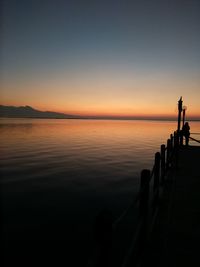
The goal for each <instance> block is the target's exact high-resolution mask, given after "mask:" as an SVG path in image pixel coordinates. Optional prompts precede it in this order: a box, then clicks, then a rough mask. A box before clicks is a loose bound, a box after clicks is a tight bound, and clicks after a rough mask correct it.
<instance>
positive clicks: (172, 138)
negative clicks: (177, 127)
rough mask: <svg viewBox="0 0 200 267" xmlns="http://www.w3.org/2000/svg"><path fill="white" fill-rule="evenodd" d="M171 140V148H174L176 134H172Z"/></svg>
mask: <svg viewBox="0 0 200 267" xmlns="http://www.w3.org/2000/svg"><path fill="white" fill-rule="evenodd" d="M170 141H171V150H172V149H173V144H174V136H173V134H170Z"/></svg>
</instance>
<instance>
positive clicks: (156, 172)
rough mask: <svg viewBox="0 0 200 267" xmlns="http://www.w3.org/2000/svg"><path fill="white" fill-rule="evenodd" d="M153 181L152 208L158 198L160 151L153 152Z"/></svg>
mask: <svg viewBox="0 0 200 267" xmlns="http://www.w3.org/2000/svg"><path fill="white" fill-rule="evenodd" d="M154 168H155V169H154V183H153V192H154V197H153V203H154V210H155V207H156V205H157V204H158V198H159V180H160V152H157V153H156V154H155V167H154Z"/></svg>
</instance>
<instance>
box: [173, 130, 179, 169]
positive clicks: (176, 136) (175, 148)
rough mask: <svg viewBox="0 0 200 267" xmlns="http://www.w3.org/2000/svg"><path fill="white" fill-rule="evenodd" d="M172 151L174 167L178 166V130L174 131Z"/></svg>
mask: <svg viewBox="0 0 200 267" xmlns="http://www.w3.org/2000/svg"><path fill="white" fill-rule="evenodd" d="M174 153H175V168H176V169H177V168H178V158H179V136H178V132H177V131H176V132H174Z"/></svg>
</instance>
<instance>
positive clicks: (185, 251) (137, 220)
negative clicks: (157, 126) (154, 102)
mask: <svg viewBox="0 0 200 267" xmlns="http://www.w3.org/2000/svg"><path fill="white" fill-rule="evenodd" d="M178 109H179V113H178V128H177V130H176V131H175V132H174V133H173V134H171V135H170V137H169V139H168V140H167V142H166V144H162V145H161V147H160V151H159V152H156V153H155V162H154V166H153V168H152V170H142V171H141V178H140V179H141V180H140V181H141V182H140V190H139V192H138V195H137V196H136V197H135V199H134V200H133V202H132V203H131V204H130V206H129V207H127V209H126V210H125V211H124V212H123V213H122V215H121V216H120V217H119V218H117V219H116V220H115V221H114V222H113V221H112V220H111V214H109V211H104V212H102V213H101V214H100V216H98V218H97V220H96V223H95V227H96V228H95V237H96V238H95V239H94V241H95V242H94V245H93V252H92V254H91V256H90V257H89V262H88V267H89V266H90V267H100V266H105V267H106V266H109V267H111V266H113V267H148V266H150V265H153V266H156V267H160V266H162V267H163V266H164V267H168V266H170V267H179V266H180V267H182V266H200V255H199V247H200V245H199V243H200V169H199V168H200V146H188V145H187V143H188V140H186V139H187V137H186V138H185V140H184V138H183V134H182V133H181V130H180V125H181V113H182V111H183V110H182V98H180V100H179V102H178ZM184 116H185V113H184ZM184 119H185V117H184ZM190 139H192V140H193V141H196V142H198V143H200V141H199V140H196V139H194V138H192V137H190ZM184 141H185V142H184ZM184 143H185V144H186V145H184Z"/></svg>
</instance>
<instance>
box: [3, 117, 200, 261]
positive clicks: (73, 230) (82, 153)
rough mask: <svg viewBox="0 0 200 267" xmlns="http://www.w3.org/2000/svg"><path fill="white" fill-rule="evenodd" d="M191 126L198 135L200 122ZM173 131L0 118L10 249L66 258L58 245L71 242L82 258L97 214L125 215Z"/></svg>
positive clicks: (129, 124)
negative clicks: (103, 210) (145, 172)
mask: <svg viewBox="0 0 200 267" xmlns="http://www.w3.org/2000/svg"><path fill="white" fill-rule="evenodd" d="M190 126H191V132H197V133H198V132H200V124H199V123H190ZM175 128H176V122H161V121H111V120H53V119H50V120H48V119H1V120H0V131H1V134H0V137H1V143H0V151H1V155H0V159H1V161H0V162H1V163H0V167H1V173H2V174H3V175H2V177H1V196H2V201H1V202H2V205H1V206H2V218H3V240H4V245H5V246H6V247H7V249H8V251H9V250H12V249H13V247H16V246H18V247H19V249H20V248H21V249H22V248H23V249H25V247H24V242H25V243H26V244H28V245H29V246H30V244H34V245H35V246H36V247H37V254H41V253H43V252H42V251H43V250H42V247H44V246H45V247H48V242H47V240H50V241H51V242H50V243H51V245H49V246H50V247H51V248H52V247H53V248H54V249H55V244H57V245H56V246H57V248H58V247H59V249H57V254H56V255H59V257H61V254H62V255H63V253H61V251H62V250H63V249H65V248H66V247H63V246H59V245H58V242H57V241H58V240H59V242H60V240H64V241H65V242H66V240H67V242H68V243H69V244H68V245H69V247H70V249H69V248H68V249H69V252H68V253H67V252H65V253H67V255H68V256H69V255H74V254H73V253H75V252H74V251H76V253H77V251H79V253H81V252H80V251H83V249H80V248H82V247H83V246H85V247H87V246H86V244H85V242H86V241H85V240H86V239H87V238H88V236H89V235H90V232H91V227H92V222H93V219H94V217H95V216H96V214H98V212H99V210H101V208H102V207H107V208H109V209H111V210H112V212H113V214H114V216H118V215H119V214H120V213H121V211H122V210H123V209H124V208H125V207H126V206H127V205H128V203H129V202H130V201H131V199H132V197H133V196H134V193H135V192H136V191H137V190H138V183H139V174H140V171H141V170H142V169H143V168H152V164H153V158H154V153H155V152H156V151H158V150H159V147H160V145H161V144H162V143H165V142H166V140H167V138H169V135H170V133H172V132H173V131H174V130H175ZM17 240H18V241H17ZM19 240H20V241H21V243H20V245H19V244H18V242H19ZM23 240H24V242H23ZM38 240H39V241H40V242H39V243H40V244H41V247H40V246H39V245H38ZM52 240H54V242H53V241H52ZM77 240H78V244H77ZM52 242H53V243H54V244H52ZM84 244H85V245H84ZM40 249H41V251H40ZM49 249H50V248H49ZM50 251H51V249H50ZM26 252H27V251H26ZM54 252H55V251H54ZM59 253H61V254H59ZM17 255H18V254H17ZM27 255H29V256H30V252H29V253H28V252H27ZM31 255H32V254H31ZM82 256H83V255H82ZM18 257H20V256H19V255H18ZM27 257H28V256H27ZM44 257H45V256H44ZM20 259H21V258H20Z"/></svg>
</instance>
